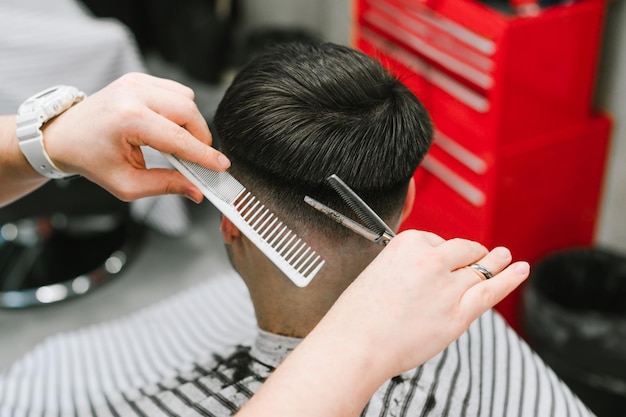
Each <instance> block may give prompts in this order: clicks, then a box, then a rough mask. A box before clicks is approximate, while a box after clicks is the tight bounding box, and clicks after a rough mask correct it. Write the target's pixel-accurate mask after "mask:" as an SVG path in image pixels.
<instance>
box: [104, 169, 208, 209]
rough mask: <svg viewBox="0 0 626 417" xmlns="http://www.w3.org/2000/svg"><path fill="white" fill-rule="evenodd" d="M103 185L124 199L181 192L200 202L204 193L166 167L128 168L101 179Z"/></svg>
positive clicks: (131, 199)
mask: <svg viewBox="0 0 626 417" xmlns="http://www.w3.org/2000/svg"><path fill="white" fill-rule="evenodd" d="M101 185H102V186H103V187H104V188H105V189H107V190H108V191H109V192H111V193H112V194H113V195H115V196H116V197H117V198H119V199H120V200H123V201H133V200H137V199H138V198H142V197H148V196H154V195H161V194H180V195H184V196H186V197H187V198H189V199H190V200H193V201H195V202H196V203H199V202H201V201H202V199H203V195H202V193H201V192H200V190H198V188H197V187H196V186H195V185H193V184H192V183H191V182H189V181H188V180H187V179H186V178H185V177H184V176H183V175H182V174H181V173H180V172H178V171H174V170H171V169H166V168H151V169H144V168H134V169H133V168H127V169H126V170H120V171H118V172H116V173H115V174H112V175H111V176H110V177H109V178H107V179H106V182H105V180H102V181H101Z"/></svg>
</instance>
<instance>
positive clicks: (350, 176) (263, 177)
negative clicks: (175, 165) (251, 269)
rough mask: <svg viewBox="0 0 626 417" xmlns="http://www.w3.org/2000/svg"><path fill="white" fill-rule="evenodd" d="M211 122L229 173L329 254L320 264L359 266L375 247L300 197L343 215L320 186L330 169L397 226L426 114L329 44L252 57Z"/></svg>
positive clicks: (382, 74) (363, 60)
mask: <svg viewBox="0 0 626 417" xmlns="http://www.w3.org/2000/svg"><path fill="white" fill-rule="evenodd" d="M214 127H215V131H216V132H215V133H216V134H217V137H218V143H219V147H220V150H222V151H223V152H224V153H225V154H226V155H227V156H228V157H229V158H230V159H231V161H232V166H231V173H232V174H233V175H234V176H235V177H236V178H237V179H238V180H239V181H241V182H242V183H243V184H244V185H245V186H246V188H247V189H249V190H250V191H251V192H252V193H253V194H255V195H256V196H257V197H258V198H259V199H260V200H261V201H262V202H263V203H264V204H266V206H267V207H269V208H270V209H271V210H272V211H273V212H274V213H276V214H277V215H278V216H279V217H280V218H281V220H283V221H284V222H285V223H286V224H287V225H289V226H290V228H292V229H293V230H294V231H295V232H296V233H297V234H298V235H299V236H301V237H303V238H304V239H305V240H306V241H307V242H309V244H311V246H312V247H313V248H314V249H315V250H316V251H318V252H319V253H321V254H322V256H324V257H325V258H329V257H330V258H331V259H330V260H329V259H327V266H325V267H324V268H323V269H328V270H330V271H333V270H334V266H333V265H337V264H338V263H341V262H350V260H351V259H352V260H355V259H357V258H359V257H361V256H362V257H364V260H363V262H366V263H365V264H367V262H369V261H371V257H372V256H373V254H375V253H374V252H375V251H378V248H376V245H374V244H373V243H371V242H368V241H366V240H364V239H363V238H361V237H359V236H357V235H355V234H353V233H352V232H349V231H348V230H346V229H345V228H344V227H342V226H340V225H338V224H336V223H334V222H333V221H331V220H329V219H327V218H326V217H325V216H323V215H321V214H319V213H318V212H317V211H315V210H314V209H312V208H311V207H309V206H308V205H307V204H306V203H304V201H303V199H304V196H305V195H310V196H311V197H313V198H315V199H317V200H319V201H321V202H323V203H324V204H327V205H329V206H331V207H333V208H336V209H337V210H339V211H341V212H344V213H346V214H349V213H348V212H347V211H346V209H345V207H346V206H345V204H344V203H343V202H341V200H340V199H339V197H338V196H337V195H336V194H335V192H334V191H332V190H331V189H330V187H328V186H327V185H326V184H325V179H326V178H327V177H328V176H330V175H331V174H337V175H338V176H339V177H340V178H341V179H343V180H344V181H345V182H346V183H347V184H348V185H349V186H350V187H351V188H353V189H354V190H355V191H356V192H357V193H358V194H359V195H360V196H361V197H362V198H363V199H364V200H365V201H366V202H367V203H368V204H369V205H371V206H372V208H373V209H374V210H375V211H377V212H378V214H379V215H380V216H381V217H382V218H383V219H385V220H386V221H388V222H389V224H390V225H392V227H393V226H394V225H396V226H397V224H398V222H399V218H400V213H401V211H402V208H403V203H404V199H405V196H406V193H407V187H408V184H409V181H410V179H411V177H412V175H413V173H414V171H415V169H416V168H417V166H418V164H419V163H420V162H421V160H422V158H423V157H424V155H425V154H426V152H427V151H428V149H429V147H430V144H431V140H432V133H433V132H432V126H431V122H430V119H429V117H428V114H427V113H426V111H425V110H424V108H423V107H422V105H421V104H420V103H419V101H418V100H417V98H416V97H415V96H414V95H413V94H412V93H411V92H410V91H409V90H408V89H407V88H406V87H405V86H404V85H403V84H402V83H401V82H400V81H399V80H398V79H396V78H395V77H394V76H392V75H390V74H389V72H387V71H386V70H385V69H384V68H383V67H382V66H381V65H380V64H379V63H378V62H377V61H375V60H374V59H372V58H370V57H368V56H366V55H365V54H363V53H361V52H357V51H355V50H352V49H350V48H348V47H344V46H339V45H334V44H328V43H325V44H286V45H280V46H277V47H274V48H272V49H270V50H268V51H266V52H265V53H263V54H261V55H259V56H257V57H256V58H254V59H253V60H252V61H251V62H250V63H249V64H248V65H247V66H245V67H244V68H243V69H242V70H241V71H240V73H239V74H238V75H237V76H236V78H235V79H234V81H233V83H232V84H231V86H230V87H229V89H228V90H227V92H226V93H225V96H224V98H223V99H222V101H221V103H220V105H219V107H218V110H217V113H216V116H215V120H214ZM331 248H332V249H331ZM337 248H340V250H339V251H338V250H337ZM365 248H368V249H369V251H367V250H363V249H365ZM372 248H375V249H376V250H375V251H374V249H372ZM329 261H330V262H329ZM236 266H238V265H236ZM360 268H361V267H360ZM238 269H239V268H238ZM339 270H342V271H343V270H345V269H339ZM336 271H337V270H335V273H336ZM240 272H241V271H240ZM358 272H360V271H354V272H350V273H349V274H354V273H358ZM242 275H243V274H242ZM355 277H356V275H354V276H349V277H335V279H337V280H341V279H344V278H345V279H347V280H348V281H349V280H352V279H354V278H355ZM244 278H245V277H244ZM317 279H318V278H317V277H316V278H315V279H314V280H313V283H312V284H311V285H313V284H314V283H315V281H316V280H317ZM285 280H286V278H285Z"/></svg>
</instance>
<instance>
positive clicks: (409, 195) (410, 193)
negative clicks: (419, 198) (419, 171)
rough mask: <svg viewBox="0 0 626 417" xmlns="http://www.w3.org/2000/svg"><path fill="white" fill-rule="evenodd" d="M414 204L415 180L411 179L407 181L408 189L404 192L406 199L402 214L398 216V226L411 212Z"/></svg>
mask: <svg viewBox="0 0 626 417" xmlns="http://www.w3.org/2000/svg"><path fill="white" fill-rule="evenodd" d="M414 202H415V180H414V179H413V178H411V181H409V188H408V189H407V191H406V198H405V200H404V205H403V206H402V213H401V214H400V224H402V223H403V222H404V221H405V220H406V218H407V217H409V214H411V211H412V210H413V203H414Z"/></svg>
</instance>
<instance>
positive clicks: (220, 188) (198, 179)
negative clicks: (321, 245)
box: [163, 154, 324, 287]
mask: <svg viewBox="0 0 626 417" xmlns="http://www.w3.org/2000/svg"><path fill="white" fill-rule="evenodd" d="M163 155H164V156H165V158H167V160H168V161H169V162H170V163H171V164H172V165H174V167H175V168H176V169H177V170H178V171H179V172H180V173H181V174H183V175H184V176H185V177H186V178H187V179H188V180H189V181H191V182H192V183H194V184H195V185H196V186H197V187H198V188H199V189H200V191H202V194H204V196H205V197H206V198H208V199H209V201H210V202H211V203H213V205H214V206H215V207H216V208H217V209H218V210H219V211H221V212H222V214H224V215H225V216H226V217H227V218H228V219H229V220H230V221H231V222H233V224H234V225H235V226H237V228H238V229H239V230H240V231H241V232H242V233H243V234H244V235H246V237H247V238H248V239H250V241H251V242H252V243H254V244H255V245H256V247H257V248H259V249H260V250H261V252H263V254H265V256H267V257H268V258H269V259H270V260H271V261H272V262H273V263H274V264H275V265H276V266H277V267H278V268H279V269H280V270H281V271H282V272H283V273H284V274H285V275H287V277H289V279H290V280H291V281H293V283H294V284H296V285H297V286H298V287H306V286H307V285H308V284H309V283H310V282H311V280H312V279H313V278H314V277H315V275H316V274H317V273H318V271H319V270H320V269H321V268H322V266H323V265H324V260H323V259H322V258H321V256H320V255H318V254H317V253H316V252H315V251H314V250H313V249H311V247H310V246H309V245H308V244H307V243H306V242H305V241H303V240H302V239H301V238H299V237H298V236H297V235H296V234H295V233H294V232H293V231H292V230H291V229H289V227H287V226H286V225H284V224H283V222H281V221H280V220H278V218H277V217H276V216H275V215H274V213H272V212H271V211H270V210H269V209H268V208H266V207H265V206H264V205H263V204H261V203H260V201H259V200H258V199H257V198H256V197H255V196H253V195H252V194H251V193H250V192H246V188H245V187H244V186H243V185H242V184H241V183H240V182H239V181H237V180H236V179H235V177H233V176H232V175H230V174H229V173H228V172H217V171H213V170H210V169H208V168H205V167H203V166H202V165H198V164H196V163H194V162H191V161H188V160H186V159H182V158H178V157H177V156H174V155H170V154H163Z"/></svg>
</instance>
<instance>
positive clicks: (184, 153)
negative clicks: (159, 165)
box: [136, 113, 230, 171]
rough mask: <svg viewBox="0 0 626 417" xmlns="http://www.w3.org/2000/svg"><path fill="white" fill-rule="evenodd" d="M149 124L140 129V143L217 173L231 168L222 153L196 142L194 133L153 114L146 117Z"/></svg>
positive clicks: (138, 132) (138, 134)
mask: <svg viewBox="0 0 626 417" xmlns="http://www.w3.org/2000/svg"><path fill="white" fill-rule="evenodd" d="M145 117H146V119H147V122H148V123H144V124H142V126H143V128H142V129H138V131H137V136H138V140H139V143H137V144H136V145H148V146H150V147H152V148H154V149H157V150H158V151H161V152H165V153H170V154H174V155H177V156H179V157H181V158H184V159H187V160H190V161H192V162H195V163H197V164H200V165H202V166H204V167H207V168H209V169H212V170H215V171H223V170H225V169H226V168H228V167H229V166H230V161H229V160H228V158H226V156H224V155H223V154H222V153H221V152H219V151H218V150H216V149H215V148H212V147H211V146H209V145H207V144H205V143H202V142H200V141H198V140H196V137H195V135H193V134H192V133H193V132H190V131H189V130H188V129H186V128H183V127H181V126H179V125H178V124H176V123H175V122H172V121H171V120H169V119H167V118H165V117H162V116H160V115H159V114H156V113H151V114H148V115H146V116H145Z"/></svg>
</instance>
